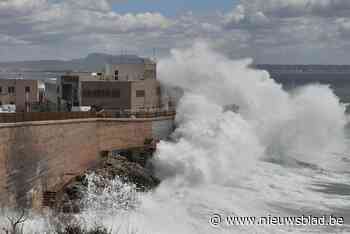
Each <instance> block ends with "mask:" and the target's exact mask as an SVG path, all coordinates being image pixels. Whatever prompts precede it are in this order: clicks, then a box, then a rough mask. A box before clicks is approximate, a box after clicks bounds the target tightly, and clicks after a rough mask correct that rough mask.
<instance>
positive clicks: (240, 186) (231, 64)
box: [4, 43, 350, 234]
mask: <svg viewBox="0 0 350 234" xmlns="http://www.w3.org/2000/svg"><path fill="white" fill-rule="evenodd" d="M251 63H252V60H250V59H243V60H231V59H229V58H227V57H226V56H224V55H222V54H220V53H218V52H215V51H213V50H211V49H210V48H209V47H208V46H207V45H205V44H202V43H199V44H196V45H194V46H193V47H192V48H190V49H181V50H173V51H172V54H171V55H170V56H169V57H168V58H165V59H162V60H161V61H159V64H158V73H159V76H158V77H159V79H160V80H161V82H162V83H163V84H164V85H165V86H167V87H178V88H181V89H182V90H183V91H184V92H183V95H182V96H181V98H179V100H178V103H177V116H176V130H175V132H174V133H173V135H172V136H171V137H170V139H168V140H166V141H161V142H160V143H159V144H158V146H157V151H156V153H155V155H154V158H153V160H152V164H153V167H154V170H155V173H156V175H157V176H158V177H159V178H161V179H162V183H161V184H160V185H159V187H158V188H156V189H155V190H154V191H151V192H147V193H140V192H137V191H136V190H135V189H134V187H133V186H131V185H127V184H123V183H121V181H120V180H118V179H115V180H113V181H108V182H107V183H106V184H107V186H106V188H105V189H103V190H101V189H98V188H97V187H98V186H97V187H96V186H89V189H88V192H87V193H86V198H85V203H84V204H85V205H84V209H83V211H82V212H81V213H80V214H76V215H75V216H74V217H75V218H76V219H78V220H79V222H80V223H81V224H82V225H84V226H86V227H92V226H94V225H103V226H105V227H107V228H108V229H110V230H111V232H112V233H140V234H141V233H142V234H143V233H144V234H167V233H168V234H179V233H183V234H193V233H198V234H206V233H208V234H209V233H214V234H215V233H252V234H253V233H254V234H255V233H259V234H260V233H268V234H273V233H350V124H349V120H350V118H349V115H348V114H347V112H346V103H347V102H348V101H349V99H348V97H349V96H350V89H348V88H346V87H347V86H344V81H342V82H343V83H342V84H340V85H339V90H340V91H339V90H337V89H336V88H335V87H336V86H335V85H334V84H336V83H337V82H333V84H331V85H328V84H325V83H322V82H311V83H305V84H302V85H289V87H287V88H286V87H283V85H282V84H280V82H276V80H278V79H277V78H276V79H273V78H274V77H273V76H274V74H270V73H269V72H267V71H265V70H257V69H252V68H251V66H250V65H251ZM327 75H329V77H330V79H332V74H331V73H328V74H327ZM314 76H317V74H314ZM292 83H293V82H292ZM294 83H295V82H294ZM346 85H348V84H346ZM285 86H286V85H285ZM232 104H234V105H237V106H239V111H234V110H230V109H229V108H226V107H227V106H230V105H232ZM89 178H90V179H91V181H96V178H95V176H94V175H89ZM92 184H93V183H92ZM48 216H49V215H48ZM247 220H248V221H247ZM243 221H244V222H243ZM4 222H5V221H4ZM25 225H26V226H25V228H24V230H25V233H50V231H51V230H52V223H50V222H49V221H48V218H47V216H45V215H37V214H33V216H31V218H30V219H29V220H28V221H27V223H26V224H25Z"/></svg>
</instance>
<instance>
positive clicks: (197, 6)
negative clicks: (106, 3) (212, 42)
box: [113, 0, 237, 16]
mask: <svg viewBox="0 0 350 234" xmlns="http://www.w3.org/2000/svg"><path fill="white" fill-rule="evenodd" d="M235 2H237V1H236V0H128V1H122V2H119V3H117V4H115V5H114V7H113V9H114V11H116V12H118V13H129V12H132V13H137V12H161V13H162V14H164V15H166V16H175V15H178V14H180V13H183V12H184V11H185V12H187V11H193V12H194V13H208V12H215V11H216V10H221V11H229V10H230V9H232V8H233V6H234V4H235Z"/></svg>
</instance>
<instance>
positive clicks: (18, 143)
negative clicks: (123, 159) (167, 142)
mask: <svg viewBox="0 0 350 234" xmlns="http://www.w3.org/2000/svg"><path fill="white" fill-rule="evenodd" d="M165 122H166V123H167V124H164V123H165ZM171 122H172V118H169V117H161V118H155V119H85V120H61V121H42V122H26V123H15V124H2V125H0V194H1V195H0V203H2V204H18V205H22V206H30V207H34V208H35V207H40V206H41V202H42V195H43V192H44V191H58V190H59V189H60V188H61V187H62V186H64V184H66V183H67V182H69V181H70V180H71V179H72V178H74V177H75V176H77V175H79V174H81V173H83V172H84V171H85V170H86V169H88V168H91V167H93V166H94V165H96V164H97V163H98V162H99V158H100V152H102V151H109V150H116V149H129V148H137V147H143V146H144V142H145V139H147V138H160V136H159V135H157V134H154V132H155V131H154V129H157V128H158V127H157V126H158V125H161V126H163V125H164V126H165V125H166V126H168V125H169V123H171ZM162 123H163V124H162ZM164 126H163V127H162V128H160V129H162V130H161V132H166V131H164ZM159 131H160V130H159ZM169 131H170V130H169ZM163 135H164V134H163Z"/></svg>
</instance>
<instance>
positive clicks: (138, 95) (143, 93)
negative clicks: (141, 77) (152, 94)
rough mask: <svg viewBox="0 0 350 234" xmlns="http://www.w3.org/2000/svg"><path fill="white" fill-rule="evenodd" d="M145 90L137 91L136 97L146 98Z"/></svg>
mask: <svg viewBox="0 0 350 234" xmlns="http://www.w3.org/2000/svg"><path fill="white" fill-rule="evenodd" d="M144 96H145V90H136V97H144Z"/></svg>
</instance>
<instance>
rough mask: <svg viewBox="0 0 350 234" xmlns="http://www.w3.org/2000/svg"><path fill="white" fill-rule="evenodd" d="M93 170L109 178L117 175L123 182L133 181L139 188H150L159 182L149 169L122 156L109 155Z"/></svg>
mask: <svg viewBox="0 0 350 234" xmlns="http://www.w3.org/2000/svg"><path fill="white" fill-rule="evenodd" d="M144 165H145V164H144ZM94 172H95V173H96V174H98V175H102V176H104V177H106V178H109V179H113V178H115V177H117V176H118V177H119V178H121V179H123V180H124V181H125V182H129V183H134V184H135V185H136V187H137V188H138V189H140V190H149V189H152V188H154V187H156V186H157V185H158V184H159V183H160V180H159V179H158V178H156V177H155V176H153V173H152V171H151V170H150V169H148V168H146V167H144V166H142V165H141V164H140V163H136V162H131V161H130V160H128V159H127V158H125V157H122V156H117V157H109V158H108V159H106V161H105V162H103V163H102V165H101V167H99V168H97V169H96V170H94Z"/></svg>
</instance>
